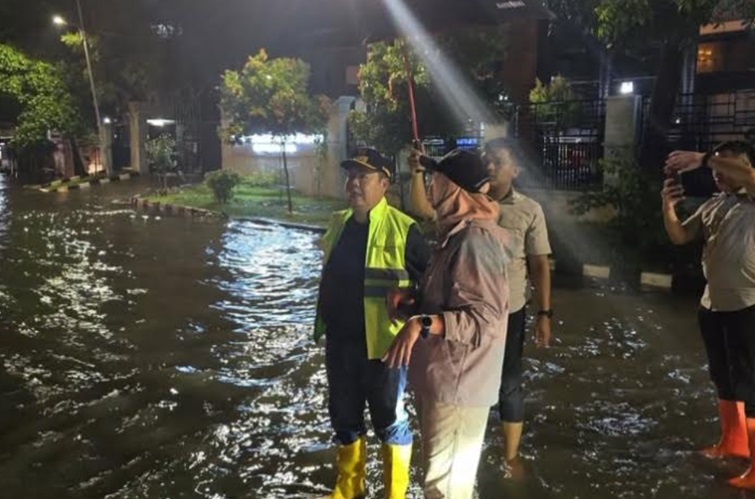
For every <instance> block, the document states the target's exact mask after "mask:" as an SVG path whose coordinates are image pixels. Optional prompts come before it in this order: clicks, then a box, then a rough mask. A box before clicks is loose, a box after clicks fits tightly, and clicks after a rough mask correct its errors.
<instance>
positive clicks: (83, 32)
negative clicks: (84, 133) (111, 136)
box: [52, 0, 110, 174]
mask: <svg viewBox="0 0 755 499" xmlns="http://www.w3.org/2000/svg"><path fill="white" fill-rule="evenodd" d="M76 10H77V11H78V14H79V25H78V26H76V25H75V24H71V23H69V22H68V21H66V20H65V18H63V17H62V16H59V15H56V16H53V18H52V22H53V24H55V25H56V26H73V27H74V28H76V29H77V30H78V32H79V35H80V36H81V41H82V44H83V45H84V59H85V60H86V64H87V74H88V75H89V87H90V89H91V91H92V103H93V104H94V116H95V119H96V120H97V142H98V143H99V144H100V145H101V144H102V140H103V136H104V132H103V129H102V119H101V117H100V105H99V102H98V101H97V89H96V87H95V85H94V74H93V73H92V61H91V58H90V57H89V41H88V40H87V33H86V30H85V29H84V16H83V14H82V12H81V2H80V1H79V0H76ZM107 173H108V174H109V173H110V172H107Z"/></svg>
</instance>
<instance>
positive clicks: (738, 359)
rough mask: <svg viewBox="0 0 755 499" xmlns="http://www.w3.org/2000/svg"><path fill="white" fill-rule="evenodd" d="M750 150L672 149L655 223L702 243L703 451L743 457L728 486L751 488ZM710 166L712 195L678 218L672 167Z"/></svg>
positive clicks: (754, 392)
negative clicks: (706, 398)
mask: <svg viewBox="0 0 755 499" xmlns="http://www.w3.org/2000/svg"><path fill="white" fill-rule="evenodd" d="M753 165H755V153H754V151H753V147H752V146H751V145H750V144H748V143H746V142H738V141H735V142H726V143H723V144H721V145H719V146H718V147H716V148H715V149H713V150H712V151H710V152H707V153H700V152H694V151H674V152H672V153H671V154H670V155H669V157H668V159H667V161H666V165H665V171H666V173H667V174H668V175H669V177H670V178H668V179H667V180H666V181H665V182H664V184H663V190H662V191H661V198H662V200H663V202H662V210H663V221H664V226H665V228H666V232H667V233H668V236H669V238H670V239H671V242H673V243H674V244H678V245H681V244H687V243H690V242H692V241H694V240H699V239H701V240H702V241H703V243H704V249H703V256H702V265H703V273H704V274H705V278H706V280H707V284H706V286H705V292H704V293H703V296H702V299H701V300H700V308H699V311H698V323H699V327H700V332H701V334H702V338H703V343H704V344H705V350H706V353H707V356H708V365H709V371H710V377H711V380H712V381H713V383H714V384H715V386H716V392H717V395H718V413H719V419H720V424H721V433H722V434H721V438H720V440H719V442H718V443H717V444H715V445H714V446H712V447H710V448H707V449H704V450H703V451H702V452H703V454H704V455H706V456H708V457H711V458H719V457H725V456H736V457H742V458H746V459H748V460H749V461H750V466H749V467H748V469H747V470H746V471H745V473H744V474H742V475H741V476H739V477H736V478H733V479H731V480H729V482H728V483H729V484H730V485H732V486H734V487H738V488H744V489H751V490H755V169H753ZM705 167H707V168H710V169H711V171H712V174H713V178H714V180H715V183H716V185H717V187H718V189H719V190H720V191H721V192H720V193H719V194H717V195H715V196H713V197H712V198H711V199H708V200H707V201H705V202H704V203H703V204H702V205H701V206H700V207H699V208H698V209H697V211H696V212H695V213H694V214H693V215H692V216H690V217H689V218H687V219H686V220H685V221H683V222H682V221H680V220H679V218H678V216H677V214H676V206H677V205H678V203H679V202H680V201H681V200H683V199H684V188H683V186H682V185H681V183H680V182H679V180H678V178H677V175H678V174H679V173H682V172H685V171H690V170H694V169H697V168H705Z"/></svg>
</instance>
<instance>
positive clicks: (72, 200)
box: [0, 185, 741, 498]
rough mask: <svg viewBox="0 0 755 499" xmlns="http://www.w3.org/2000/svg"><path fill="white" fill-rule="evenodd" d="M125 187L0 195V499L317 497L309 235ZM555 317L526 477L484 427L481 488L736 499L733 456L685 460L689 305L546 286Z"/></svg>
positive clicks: (693, 425)
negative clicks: (216, 216) (156, 210)
mask: <svg viewBox="0 0 755 499" xmlns="http://www.w3.org/2000/svg"><path fill="white" fill-rule="evenodd" d="M130 188H131V189H136V187H129V186H128V185H122V186H112V189H110V188H109V189H107V190H99V191H96V190H92V191H89V192H85V193H69V194H68V195H67V196H57V197H50V196H41V195H38V194H34V193H28V192H15V191H12V192H10V191H7V190H6V189H4V188H0V256H1V257H2V262H3V264H2V266H1V267H0V350H1V351H2V352H3V357H2V364H0V366H1V367H0V404H1V405H0V407H2V410H0V490H2V491H3V493H2V494H0V495H1V496H3V497H6V496H7V497H35V498H37V497H39V498H45V497H50V498H52V497H55V498H57V497H85V498H86V497H92V498H95V497H96V498H101V497H107V498H133V497H194V496H196V497H207V498H225V497H227V498H236V497H250V498H281V497H313V495H314V494H317V493H321V494H322V493H325V492H327V490H328V486H329V485H330V484H331V481H332V479H333V470H332V460H333V452H332V450H331V448H330V444H329V439H330V430H329V426H328V419H327V414H326V400H325V392H326V390H325V384H326V382H325V372H324V369H323V363H322V360H323V358H322V349H321V347H318V346H314V345H313V344H312V342H311V339H310V335H311V327H310V326H311V324H312V321H313V309H314V304H315V299H316V280H317V276H318V273H319V270H320V253H319V250H318V249H317V244H316V242H317V236H315V235H314V234H310V233H306V232H300V231H290V230H283V229H281V228H279V227H271V226H264V225H257V224H254V223H250V222H240V221H239V222H230V223H225V224H222V223H219V222H217V221H202V220H189V219H179V218H161V217H156V216H154V215H145V214H141V213H139V214H136V213H134V212H132V211H131V210H127V209H123V208H122V207H121V206H120V205H119V204H114V203H113V202H112V201H113V198H114V197H115V196H126V195H127V194H129V193H130V191H129V189H130ZM108 193H109V194H108ZM555 308H556V310H557V311H558V315H557V318H558V321H559V323H558V325H557V327H556V328H555V332H556V335H557V338H558V340H557V344H556V345H555V346H554V347H553V348H551V349H550V350H548V351H545V352H542V351H535V350H534V349H531V348H530V345H529V344H528V346H527V353H528V355H529V356H530V358H529V360H528V372H527V386H528V394H529V395H528V397H529V398H528V405H527V412H528V416H527V417H528V419H527V421H528V423H527V431H526V434H525V439H524V443H523V449H522V450H523V454H524V455H525V456H526V457H527V458H528V459H529V461H528V471H529V479H528V480H527V481H526V482H525V483H524V484H511V483H506V482H504V481H503V480H502V479H501V478H500V459H499V457H498V450H497V448H498V446H500V437H499V435H498V432H497V425H498V423H497V416H495V415H493V416H491V425H490V428H489V432H488V433H489V434H488V438H487V439H486V449H485V453H484V456H483V461H482V464H481V471H480V497H482V498H499V497H522V498H541V497H580V498H603V497H622V498H624V497H626V498H635V497H664V498H666V497H668V498H682V497H685V498H686V497H716V498H726V497H735V496H736V497H739V495H736V494H737V493H736V492H734V491H731V490H728V489H727V488H726V487H724V486H722V485H720V484H721V483H722V477H724V476H726V475H730V474H734V473H735V472H737V471H739V467H741V465H739V464H738V463H736V462H727V463H722V464H711V463H706V462H704V461H701V460H699V459H696V458H695V457H694V455H693V453H692V452H691V450H692V449H695V448H698V447H701V446H703V445H705V444H708V443H710V442H711V441H712V440H713V439H715V436H716V435H715V431H716V429H715V420H714V398H713V394H712V391H711V389H710V386H709V382H708V381H707V375H706V372H705V364H704V357H703V354H702V347H701V344H700V341H699V340H698V337H697V333H696V330H695V324H694V304H693V303H692V302H690V301H688V300H679V299H675V298H670V297H663V296H656V295H644V296H632V295H616V294H611V293H607V292H604V291H596V290H590V289H581V290H574V289H559V290H558V291H557V293H556V294H555ZM378 451H379V449H378V447H377V445H376V444H375V443H374V441H373V442H372V443H371V446H370V452H371V456H373V457H375V459H372V460H371V461H370V464H369V474H370V483H371V484H373V485H374V487H373V488H372V490H371V495H370V497H381V494H382V492H381V486H380V483H381V482H382V480H381V478H380V474H381V466H380V463H379V460H378V459H377V456H378ZM415 458H416V453H415ZM413 474H414V479H415V488H414V489H413V490H414V492H415V493H416V468H415V470H414V471H413ZM416 497H419V495H416Z"/></svg>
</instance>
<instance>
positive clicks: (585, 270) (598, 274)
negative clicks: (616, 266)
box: [582, 264, 611, 279]
mask: <svg viewBox="0 0 755 499" xmlns="http://www.w3.org/2000/svg"><path fill="white" fill-rule="evenodd" d="M582 275H583V276H584V277H591V278H593V279H609V278H610V277H611V267H607V266H605V265H589V264H584V265H582Z"/></svg>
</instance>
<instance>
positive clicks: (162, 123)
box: [147, 118, 176, 127]
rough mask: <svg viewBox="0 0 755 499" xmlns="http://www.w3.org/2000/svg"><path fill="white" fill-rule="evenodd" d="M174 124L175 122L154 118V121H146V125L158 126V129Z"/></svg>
mask: <svg viewBox="0 0 755 499" xmlns="http://www.w3.org/2000/svg"><path fill="white" fill-rule="evenodd" d="M175 122H176V121H175V120H166V119H163V118H154V119H149V120H147V124H148V125H152V126H159V127H164V126H165V125H172V124H173V123H175Z"/></svg>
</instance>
